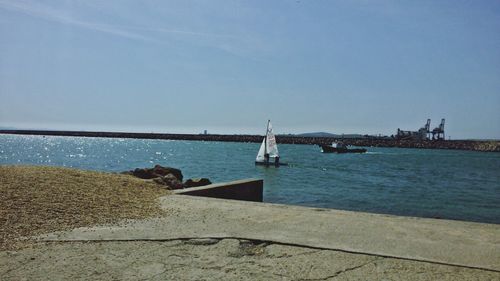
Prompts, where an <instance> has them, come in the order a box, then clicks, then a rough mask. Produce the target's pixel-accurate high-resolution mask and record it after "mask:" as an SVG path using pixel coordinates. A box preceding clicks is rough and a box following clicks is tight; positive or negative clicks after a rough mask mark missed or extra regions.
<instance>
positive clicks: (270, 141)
mask: <svg viewBox="0 0 500 281" xmlns="http://www.w3.org/2000/svg"><path fill="white" fill-rule="evenodd" d="M271 158H272V159H273V161H272V162H271V161H270V160H271ZM279 159H280V156H279V152H278V144H277V143H276V137H275V136H274V133H273V127H272V125H271V120H267V130H266V136H265V137H264V139H263V140H262V144H261V145H260V148H259V152H258V153H257V158H256V159H255V165H264V166H266V167H267V166H270V165H273V166H275V167H279V166H286V165H288V164H286V163H280V161H279Z"/></svg>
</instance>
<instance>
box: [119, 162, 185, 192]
mask: <svg viewBox="0 0 500 281" xmlns="http://www.w3.org/2000/svg"><path fill="white" fill-rule="evenodd" d="M122 174H125V175H131V176H134V177H138V178H141V179H146V180H151V179H152V180H153V181H154V182H155V183H157V184H161V185H164V186H166V188H167V189H181V188H183V185H182V178H183V176H182V172H181V170H179V169H175V168H171V167H163V166H160V165H155V166H154V167H153V168H137V169H135V170H133V171H126V172H122Z"/></svg>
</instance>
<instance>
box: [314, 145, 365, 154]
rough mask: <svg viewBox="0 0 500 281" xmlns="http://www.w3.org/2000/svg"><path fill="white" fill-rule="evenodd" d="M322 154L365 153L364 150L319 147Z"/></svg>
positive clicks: (327, 146)
mask: <svg viewBox="0 0 500 281" xmlns="http://www.w3.org/2000/svg"><path fill="white" fill-rule="evenodd" d="M320 146H321V149H322V151H323V153H365V152H366V149H365V148H352V149H349V148H336V147H333V146H330V145H320Z"/></svg>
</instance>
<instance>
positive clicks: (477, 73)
mask: <svg viewBox="0 0 500 281" xmlns="http://www.w3.org/2000/svg"><path fill="white" fill-rule="evenodd" d="M427 118H431V119H432V123H431V129H432V128H434V127H437V126H438V125H439V122H440V120H441V118H446V125H445V131H446V136H447V138H448V137H451V138H452V139H464V138H496V139H500V1H460V0H450V1H445V0H439V1H435V0H432V1H425V0H422V1H404V0H398V1H387V0H379V1H368V0H352V1H335V0H331V1H330V0H328V1H327V0H314V1H307V0H298V1H297V0H294V1H281V0H273V1H268V0H262V1H257V0H256V1H232V0H231V1H230V0H227V1H219V0H205V1H201V0H200V1H188V0H180V1H160V0H158V1H152V0H151V1H150V0H145V1H128V0H119V1H118V0H116V1H113V0H108V1H87V0H85V1H77V0H74V1H43V0H39V1H23V0H19V1H10V0H0V127H15V128H34V129H61V130H95V131H131V132H159V133H200V132H202V131H203V130H208V132H209V133H222V134H232V133H236V134H246V133H248V134H263V133H264V131H265V127H266V123H267V120H268V119H271V122H272V123H273V127H274V131H275V132H276V133H304V132H317V131H324V132H330V133H338V134H341V133H344V134H349V133H361V134H384V135H391V134H395V132H396V130H397V128H401V129H404V130H417V129H418V128H420V127H422V126H423V125H424V124H425V122H426V120H427Z"/></svg>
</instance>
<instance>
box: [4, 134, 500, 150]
mask: <svg viewBox="0 0 500 281" xmlns="http://www.w3.org/2000/svg"><path fill="white" fill-rule="evenodd" d="M0 134H17V135H44V136H72V137H103V138H134V139H166V140H194V141H223V142H255V143H260V142H262V138H263V136H261V135H218V134H162V133H127V132H93V131H52V130H0ZM277 141H278V143H283V144H314V145H319V144H330V143H332V142H339V141H341V142H343V143H345V144H347V145H354V146H365V147H401V148H425V149H458V150H472V151H485V152H500V141H496V140H495V141H480V140H439V141H431V140H428V141H415V140H398V139H393V138H376V137H367V138H332V137H300V136H294V135H278V136H277Z"/></svg>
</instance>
